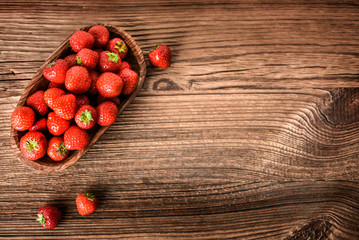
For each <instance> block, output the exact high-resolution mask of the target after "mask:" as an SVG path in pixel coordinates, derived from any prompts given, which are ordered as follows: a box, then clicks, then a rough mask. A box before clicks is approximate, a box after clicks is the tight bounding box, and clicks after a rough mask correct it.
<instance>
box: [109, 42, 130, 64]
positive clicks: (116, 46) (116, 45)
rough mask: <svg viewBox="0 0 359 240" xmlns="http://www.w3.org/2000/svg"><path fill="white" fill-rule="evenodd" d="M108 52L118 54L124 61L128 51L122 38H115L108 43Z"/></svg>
mask: <svg viewBox="0 0 359 240" xmlns="http://www.w3.org/2000/svg"><path fill="white" fill-rule="evenodd" d="M106 50H107V51H109V52H113V53H118V54H119V55H120V58H121V59H124V58H125V56H126V54H127V52H128V49H127V46H126V44H125V42H124V41H123V40H122V39H120V38H113V39H111V40H110V41H108V43H107V46H106Z"/></svg>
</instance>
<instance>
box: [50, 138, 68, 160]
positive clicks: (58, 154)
mask: <svg viewBox="0 0 359 240" xmlns="http://www.w3.org/2000/svg"><path fill="white" fill-rule="evenodd" d="M47 155H48V156H49V157H50V158H51V159H52V160H54V161H62V160H64V159H65V158H66V157H67V156H68V155H69V150H67V149H66V147H65V143H64V138H63V137H52V138H51V139H50V140H49V142H48V147H47Z"/></svg>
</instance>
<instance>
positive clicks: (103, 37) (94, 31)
mask: <svg viewBox="0 0 359 240" xmlns="http://www.w3.org/2000/svg"><path fill="white" fill-rule="evenodd" d="M88 33H90V34H91V35H92V36H93V37H94V39H95V43H94V47H100V48H101V47H104V46H106V44H107V42H108V39H109V38H110V32H109V31H108V30H107V28H106V27H104V26H102V25H96V26H93V27H91V28H90V29H89V30H88Z"/></svg>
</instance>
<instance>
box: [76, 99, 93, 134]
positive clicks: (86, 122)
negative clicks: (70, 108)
mask: <svg viewBox="0 0 359 240" xmlns="http://www.w3.org/2000/svg"><path fill="white" fill-rule="evenodd" d="M75 122H76V124H77V126H79V127H80V128H82V129H90V128H93V127H94V126H95V124H96V122H97V112H96V109H95V108H93V107H92V106H90V105H83V106H81V107H80V108H79V110H77V113H76V115H75Z"/></svg>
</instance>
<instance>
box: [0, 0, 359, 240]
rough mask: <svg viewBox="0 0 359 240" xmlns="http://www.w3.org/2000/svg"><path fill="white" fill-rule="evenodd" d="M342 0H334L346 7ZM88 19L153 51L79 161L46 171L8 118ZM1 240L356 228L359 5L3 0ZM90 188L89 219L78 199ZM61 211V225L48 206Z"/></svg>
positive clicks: (349, 234)
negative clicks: (165, 49)
mask: <svg viewBox="0 0 359 240" xmlns="http://www.w3.org/2000/svg"><path fill="white" fill-rule="evenodd" d="M338 2H340V3H338ZM95 23H104V24H111V25H115V26H119V27H121V28H123V29H125V30H126V31H127V32H128V33H129V34H131V35H132V36H133V37H134V39H135V40H136V41H137V43H139V44H140V46H141V47H142V50H143V52H144V53H145V55H146V56H147V54H148V53H149V51H150V50H151V49H152V48H153V47H154V46H155V45H156V44H157V43H159V42H160V43H166V44H168V45H169V46H170V48H171V49H172V51H173V57H172V60H173V64H172V66H171V67H170V68H168V69H166V70H162V69H158V68H154V67H151V66H150V67H148V69H147V77H146V79H145V82H144V85H143V87H142V89H141V91H140V93H139V94H138V96H137V97H136V98H135V100H134V101H133V102H132V104H131V105H130V106H129V107H128V108H127V109H126V110H125V111H124V112H123V113H122V114H121V115H120V116H119V118H118V120H117V121H116V122H115V123H114V124H113V125H112V126H111V127H110V128H109V130H108V131H107V132H106V133H105V134H104V135H102V136H101V138H100V139H99V141H98V142H97V143H96V144H95V145H94V146H93V147H92V148H91V149H90V150H89V151H88V152H87V153H86V155H85V156H84V157H82V158H81V160H80V161H78V162H77V163H76V164H75V165H73V166H71V167H69V168H67V169H65V170H64V171H62V172H59V173H53V174H39V173H36V172H34V171H32V170H30V169H28V168H27V167H25V166H24V165H23V164H22V163H21V162H20V161H19V160H18V159H17V158H16V155H15V154H14V152H13V150H12V149H11V148H10V114H11V112H12V111H13V109H14V108H15V106H16V104H17V102H18V100H19V98H20V96H21V94H22V92H23V89H24V88H25V87H26V85H27V84H28V83H29V81H30V79H31V78H32V77H33V75H34V74H35V73H36V71H37V70H38V68H39V67H40V66H41V65H42V64H43V63H44V61H45V59H47V58H48V57H49V55H50V54H51V53H52V52H53V51H54V50H55V49H56V47H57V46H59V44H60V43H61V42H62V41H63V40H64V39H65V38H66V37H67V36H68V34H69V33H71V32H73V31H74V30H76V29H79V28H81V27H84V26H87V25H92V24H95ZM0 93H1V94H0V104H1V105H0V106H1V107H0V127H1V128H0V138H1V142H0V150H1V155H2V156H1V161H0V239H119V238H129V239H139V238H152V239H168V238H177V239H224V238H230V239H286V240H289V239H290V240H293V239H295V240H299V239H303V240H304V239H312V240H314V239H315V240H316V239H348V240H353V239H354V240H355V239H359V181H358V175H359V114H358V110H359V4H358V2H357V1H332V0H328V1H316V0H314V1H289V0H288V1H278V0H273V1H265V0H264V1H181V2H179V1H155V0H153V1H128V2H127V1H119V2H113V1H82V0H80V1H67V0H62V1H41V2H40V1H39V2H36V1H18V0H15V1H6V0H2V1H1V2H0ZM84 190H88V191H92V192H94V193H95V194H96V195H97V196H98V198H99V200H100V207H99V208H98V210H97V211H96V212H95V213H93V214H91V215H89V216H86V217H83V216H80V215H79V214H78V213H77V211H76V208H75V198H76V195H77V194H78V193H79V192H81V191H84ZM45 204H53V205H55V206H58V207H59V208H60V209H61V210H62V211H63V219H62V221H61V223H60V225H59V226H58V227H57V228H56V229H54V230H47V231H46V230H44V229H43V228H42V227H41V226H40V225H39V223H37V222H36V221H35V218H36V213H37V210H38V208H39V207H41V206H42V205H45Z"/></svg>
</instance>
